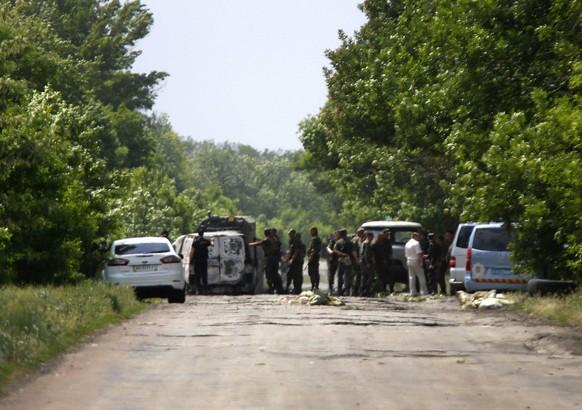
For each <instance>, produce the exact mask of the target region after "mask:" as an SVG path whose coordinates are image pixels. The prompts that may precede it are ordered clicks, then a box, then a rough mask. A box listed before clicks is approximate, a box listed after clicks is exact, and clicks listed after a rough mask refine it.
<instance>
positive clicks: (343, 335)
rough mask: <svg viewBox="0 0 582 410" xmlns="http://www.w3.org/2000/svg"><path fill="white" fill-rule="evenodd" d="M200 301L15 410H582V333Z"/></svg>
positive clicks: (119, 338) (1, 404)
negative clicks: (482, 409) (359, 409)
mask: <svg viewBox="0 0 582 410" xmlns="http://www.w3.org/2000/svg"><path fill="white" fill-rule="evenodd" d="M344 301H345V302H346V305H345V306H342V307H332V306H304V305H289V304H286V303H282V302H281V301H280V300H279V298H278V297H277V296H276V295H275V296H273V295H255V296H189V297H188V299H187V301H186V303H185V304H184V305H169V304H166V303H162V304H160V305H156V306H154V307H153V308H152V309H151V310H149V311H147V312H145V313H143V314H141V315H139V316H136V317H134V318H132V319H131V320H129V321H127V322H125V323H124V324H122V325H120V326H116V327H113V328H111V329H109V330H108V331H107V332H104V333H103V334H100V335H97V336H95V337H93V338H91V339H89V340H87V341H86V343H84V344H83V345H82V346H80V347H79V348H77V349H76V350H75V351H73V352H70V353H68V354H66V355H64V356H63V357H61V358H60V359H59V360H57V361H55V362H54V363H51V364H49V365H47V368H46V369H45V370H44V371H43V372H41V373H40V374H39V375H37V376H36V377H34V378H32V379H31V380H28V381H26V382H24V383H22V384H20V385H19V386H16V387H15V388H14V389H13V391H12V392H11V394H10V395H8V396H7V397H4V398H3V399H0V408H2V409H4V408H6V409H11V410H12V409H55V410H56V409H58V410H63V409H100V410H104V409H275V408H276V409H355V408H362V409H467V408H486V409H540V410H547V409H549V408H551V409H553V410H555V409H572V408H574V409H575V408H580V409H582V389H581V386H582V384H581V380H582V377H581V376H582V335H581V332H580V329H571V328H564V327H558V326H553V325H552V324H549V323H547V322H542V321H539V320H535V319H526V318H524V317H522V316H519V315H517V314H514V313H512V312H509V311H505V310H503V311H485V312H484V311H467V310H461V309H460V307H459V304H458V303H457V301H456V300H455V299H454V298H442V299H434V300H426V301H423V302H407V301H405V300H404V298H402V297H389V298H385V299H363V298H344Z"/></svg>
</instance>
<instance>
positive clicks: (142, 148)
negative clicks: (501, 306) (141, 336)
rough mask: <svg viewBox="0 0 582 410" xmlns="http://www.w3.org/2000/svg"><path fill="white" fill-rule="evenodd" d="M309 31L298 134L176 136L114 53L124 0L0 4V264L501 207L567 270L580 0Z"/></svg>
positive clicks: (580, 219)
mask: <svg viewBox="0 0 582 410" xmlns="http://www.w3.org/2000/svg"><path fill="white" fill-rule="evenodd" d="M361 9H362V11H363V12H364V13H365V14H366V17H367V23H366V24H365V25H364V26H362V27H361V29H360V30H359V31H358V32H357V33H356V34H355V35H354V36H353V37H349V36H346V35H345V34H343V33H340V38H341V40H342V45H341V46H340V47H339V48H337V49H336V50H329V51H328V52H327V56H328V58H329V61H330V66H329V68H328V69H326V72H325V78H326V81H327V85H328V90H329V93H328V96H329V97H328V100H327V102H326V104H325V105H324V107H323V108H322V109H321V110H320V112H319V113H318V114H317V115H315V116H312V117H308V118H306V119H305V120H304V121H303V122H302V123H301V124H300V130H301V140H302V142H303V145H304V148H305V152H270V151H265V152H259V151H257V150H255V149H253V148H252V147H248V146H242V145H235V144H223V145H217V144H214V143H211V142H193V141H190V140H187V139H184V138H182V137H180V136H179V135H177V134H176V133H175V132H174V131H173V129H172V127H171V124H169V122H168V120H167V118H166V117H165V116H163V115H157V114H151V112H150V109H151V108H152V106H153V103H154V101H155V97H156V95H155V90H156V87H157V85H158V83H159V82H160V80H162V79H164V78H165V77H166V75H167V74H166V73H163V72H156V71H154V72H151V73H145V74H143V73H134V72H132V71H131V68H132V65H133V63H134V61H135V59H136V57H137V56H138V55H139V51H138V50H137V49H136V46H137V44H138V41H139V40H140V39H142V38H143V37H145V36H146V35H147V34H148V31H149V29H150V27H151V25H152V23H153V16H152V15H151V13H150V12H149V11H148V10H147V9H146V8H145V7H144V6H143V5H142V4H141V3H140V2H139V1H138V0H135V1H124V2H121V1H120V0H108V1H105V0H4V1H2V2H1V4H0V284H1V283H11V282H12V283H65V282H70V281H73V280H75V279H76V278H77V277H78V274H79V272H80V273H82V274H84V275H85V276H91V275H92V274H93V273H94V271H95V268H96V266H97V264H98V263H99V262H100V261H99V255H97V253H96V252H94V251H93V249H94V247H95V244H96V243H97V242H99V241H100V240H103V239H104V240H107V241H109V240H111V239H114V238H117V237H123V236H134V235H136V236H137V235H158V234H159V232H160V231H161V230H163V229H168V230H169V231H170V235H171V236H172V237H174V238H175V237H177V236H178V235H180V234H183V233H186V232H192V231H194V230H195V229H196V227H197V225H198V223H199V222H200V220H201V219H203V218H205V217H206V215H207V214H208V212H211V213H213V214H222V215H224V214H233V213H237V214H246V215H250V216H252V217H255V218H256V219H257V221H258V226H259V232H260V230H261V229H262V228H263V227H267V226H275V227H277V228H278V229H280V231H282V232H284V231H285V230H287V229H289V228H295V229H298V230H299V231H300V232H303V233H304V235H307V229H308V228H309V226H311V225H317V226H319V227H320V231H321V232H322V233H328V232H331V230H332V229H334V228H338V227H340V226H343V227H346V228H348V229H354V228H355V227H356V224H357V223H360V222H362V221H364V220H369V219H386V218H388V217H392V218H394V219H413V220H417V221H420V222H422V223H423V224H424V225H425V226H427V227H429V228H430V229H431V230H436V231H440V232H442V231H443V230H444V229H445V228H450V227H453V226H454V224H455V223H457V222H458V221H460V220H483V221H486V220H497V219H503V220H505V221H507V222H512V223H515V224H516V225H517V226H518V227H519V235H518V239H519V240H518V242H517V244H516V248H515V250H516V252H515V256H516V260H517V261H518V262H519V264H520V266H522V267H523V268H524V269H529V270H534V271H535V272H537V273H540V274H545V275H548V276H549V277H556V278H557V277H564V278H575V279H580V278H581V277H582V229H581V226H582V213H581V212H580V209H581V205H582V189H581V188H582V187H581V182H580V181H582V167H581V164H580V162H581V161H582V152H581V151H582V135H581V126H580V124H581V123H582V122H581V121H580V117H581V101H580V98H581V96H580V90H581V87H582V58H581V50H582V47H581V46H582V35H581V30H582V28H581V27H582V26H581V25H580V16H581V15H582V3H581V2H580V1H579V0H575V1H572V0H541V1H530V0H518V1H504V0H489V1H482V2H476V1H473V0H461V1H454V2H453V1H450V0H439V1H429V0H393V1H387V0H366V1H364V2H363V3H362V5H361Z"/></svg>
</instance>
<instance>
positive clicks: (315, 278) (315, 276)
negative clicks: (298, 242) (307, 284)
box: [307, 257, 319, 290]
mask: <svg viewBox="0 0 582 410" xmlns="http://www.w3.org/2000/svg"><path fill="white" fill-rule="evenodd" d="M307 273H308V274H309V279H310V280H311V290H313V289H319V257H317V258H316V257H314V258H312V259H311V260H310V261H309V262H308V263H307Z"/></svg>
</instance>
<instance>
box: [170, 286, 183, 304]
mask: <svg viewBox="0 0 582 410" xmlns="http://www.w3.org/2000/svg"><path fill="white" fill-rule="evenodd" d="M184 302H186V289H178V290H175V289H174V290H172V292H171V293H170V296H168V303H184Z"/></svg>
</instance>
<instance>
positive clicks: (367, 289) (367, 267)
mask: <svg viewBox="0 0 582 410" xmlns="http://www.w3.org/2000/svg"><path fill="white" fill-rule="evenodd" d="M365 237H366V239H365V240H364V241H363V242H362V244H361V245H360V269H361V271H362V291H361V295H362V296H371V295H372V285H373V280H374V268H373V266H372V242H373V240H374V234H373V233H372V232H369V231H368V232H365Z"/></svg>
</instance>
